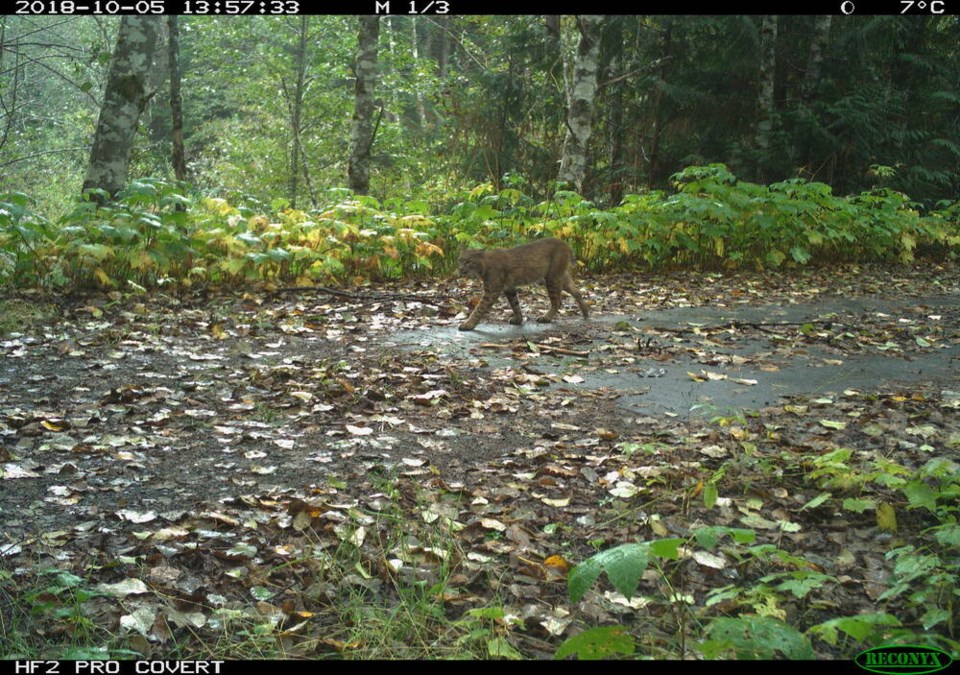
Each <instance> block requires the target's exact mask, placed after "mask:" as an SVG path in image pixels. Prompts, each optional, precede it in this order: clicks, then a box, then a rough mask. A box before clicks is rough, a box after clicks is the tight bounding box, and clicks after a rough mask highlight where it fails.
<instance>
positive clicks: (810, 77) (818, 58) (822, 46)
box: [801, 14, 833, 103]
mask: <svg viewBox="0 0 960 675" xmlns="http://www.w3.org/2000/svg"><path fill="white" fill-rule="evenodd" d="M832 22H833V17H832V16H830V15H829V14H827V15H825V16H818V17H815V18H814V20H813V35H812V36H811V38H810V53H809V54H808V56H807V72H806V74H805V75H804V78H803V88H802V90H801V98H802V100H803V102H804V103H810V101H811V100H812V99H813V97H814V95H815V94H816V93H817V90H818V89H819V88H820V73H821V71H822V70H823V53H824V52H825V51H826V48H827V41H828V40H829V39H830V25H831V23H832Z"/></svg>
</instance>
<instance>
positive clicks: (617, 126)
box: [605, 16, 627, 204]
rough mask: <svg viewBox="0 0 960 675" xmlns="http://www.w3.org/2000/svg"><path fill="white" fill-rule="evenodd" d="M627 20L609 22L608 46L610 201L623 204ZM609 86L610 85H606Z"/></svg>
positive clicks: (618, 17) (619, 19)
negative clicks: (625, 39)
mask: <svg viewBox="0 0 960 675" xmlns="http://www.w3.org/2000/svg"><path fill="white" fill-rule="evenodd" d="M623 21H624V17H622V16H616V17H611V18H610V21H609V23H608V33H609V35H608V43H609V45H610V61H609V65H608V68H607V79H608V81H610V82H611V84H609V85H608V86H609V87H610V90H609V92H608V100H609V105H608V111H609V113H608V115H607V138H608V143H609V147H610V181H609V188H608V192H609V195H610V201H611V202H612V203H613V204H619V203H620V200H622V199H623V176H624V174H625V173H626V167H625V166H624V148H623V98H624V88H625V84H624V83H625V82H626V79H627V78H626V77H623V76H622V75H623V72H622V71H623ZM605 86H607V85H605Z"/></svg>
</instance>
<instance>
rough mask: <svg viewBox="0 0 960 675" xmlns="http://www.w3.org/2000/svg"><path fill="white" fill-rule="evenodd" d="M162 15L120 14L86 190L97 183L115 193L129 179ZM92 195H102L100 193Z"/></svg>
mask: <svg viewBox="0 0 960 675" xmlns="http://www.w3.org/2000/svg"><path fill="white" fill-rule="evenodd" d="M160 21H161V18H160V17H155V16H124V17H123V18H122V19H121V20H120V33H119V35H118V36H117V44H116V47H115V48H114V51H113V59H112V60H111V63H110V74H109V75H108V76H107V87H106V90H105V91H104V94H103V104H102V106H101V107H100V120H99V121H98V122H97V131H96V135H95V136H94V139H93V148H92V150H91V151H90V162H89V164H88V165H87V176H86V179H85V180H84V181H83V190H84V192H86V191H88V190H92V189H98V190H103V191H104V192H105V193H106V194H108V195H110V196H111V197H113V196H115V195H116V194H117V193H118V192H119V191H120V190H121V189H122V188H123V186H124V185H125V184H126V182H127V171H128V169H129V164H130V152H131V150H132V149H133V140H134V136H135V135H136V132H137V125H138V123H139V121H140V115H141V114H142V113H143V110H144V108H145V107H146V105H147V101H148V100H149V99H150V96H151V94H150V93H149V92H148V86H149V80H150V70H151V68H152V66H153V53H154V50H155V48H156V45H157V33H158V31H159V27H160ZM95 199H97V200H98V201H99V200H101V199H102V195H98V196H96V197H95Z"/></svg>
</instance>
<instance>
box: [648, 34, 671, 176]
mask: <svg viewBox="0 0 960 675" xmlns="http://www.w3.org/2000/svg"><path fill="white" fill-rule="evenodd" d="M664 22H665V23H664V27H663V48H662V50H661V53H660V73H659V75H658V77H657V91H656V92H655V93H654V95H653V129H651V130H650V155H649V160H648V161H649V166H648V167H647V189H649V190H652V189H653V186H654V185H656V184H657V183H659V180H660V176H659V174H660V141H661V139H662V138H663V124H664V121H663V90H664V88H665V87H666V86H667V77H668V76H669V74H668V72H667V69H668V68H669V67H670V59H671V54H670V50H671V38H672V35H673V21H672V20H671V19H670V18H669V17H667V18H666V19H664Z"/></svg>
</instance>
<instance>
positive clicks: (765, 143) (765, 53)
mask: <svg viewBox="0 0 960 675" xmlns="http://www.w3.org/2000/svg"><path fill="white" fill-rule="evenodd" d="M776 66H777V17H776V16H764V17H763V19H762V20H761V23H760V76H759V82H758V87H757V133H756V144H757V153H758V156H757V177H758V178H759V179H760V180H761V181H762V180H765V174H766V166H767V165H768V164H769V162H770V141H771V138H772V136H773V127H774V120H775V109H774V103H775V101H774V83H775V75H776V70H777V68H776Z"/></svg>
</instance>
